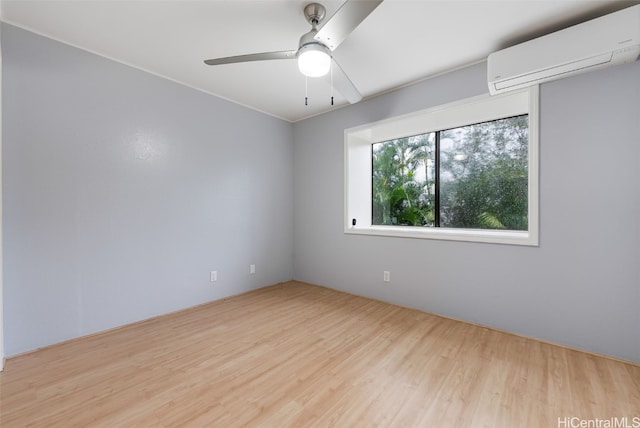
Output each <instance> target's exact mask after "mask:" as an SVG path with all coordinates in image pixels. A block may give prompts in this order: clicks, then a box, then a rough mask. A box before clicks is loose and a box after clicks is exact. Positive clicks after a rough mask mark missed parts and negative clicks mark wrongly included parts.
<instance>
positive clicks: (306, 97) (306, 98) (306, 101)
mask: <svg viewBox="0 0 640 428" xmlns="http://www.w3.org/2000/svg"><path fill="white" fill-rule="evenodd" d="M304 105H306V106H308V105H309V78H308V77H307V76H304Z"/></svg>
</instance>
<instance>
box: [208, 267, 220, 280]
mask: <svg viewBox="0 0 640 428" xmlns="http://www.w3.org/2000/svg"><path fill="white" fill-rule="evenodd" d="M217 280H218V271H217V270H212V271H211V272H210V274H209V281H211V282H216V281H217Z"/></svg>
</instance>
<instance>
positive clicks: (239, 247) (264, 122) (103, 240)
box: [2, 24, 293, 355]
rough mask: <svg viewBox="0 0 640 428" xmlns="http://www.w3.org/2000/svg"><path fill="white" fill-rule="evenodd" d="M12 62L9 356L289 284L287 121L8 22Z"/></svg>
mask: <svg viewBox="0 0 640 428" xmlns="http://www.w3.org/2000/svg"><path fill="white" fill-rule="evenodd" d="M2 51H3V60H4V61H3V66H4V75H3V109H4V138H3V144H4V148H3V149H4V153H3V168H4V175H3V180H2V184H3V188H4V189H3V190H4V231H5V234H4V251H5V253H4V266H5V272H4V310H5V311H4V312H5V313H4V317H5V318H4V321H5V322H4V328H5V351H6V354H7V355H13V354H16V353H20V352H23V351H27V350H31V349H34V348H37V347H41V346H44V345H47V344H51V343H55V342H59V341H62V340H65V339H69V338H73V337H77V336H80V335H84V334H88V333H92V332H96V331H99V330H103V329H107V328H111V327H114V326H119V325H122V324H125V323H129V322H132V321H136V320H140V319H144V318H148V317H151V316H154V315H158V314H162V313H166V312H169V311H173V310H177V309H180V308H184V307H188V306H193V305H196V304H199V303H203V302H207V301H210V300H214V299H218V298H221V297H224V296H228V295H232V294H237V293H240V292H243V291H246V290H250V289H253V288H257V287H260V286H264V285H268V284H273V283H276V282H280V281H285V280H289V279H291V277H292V272H293V268H292V245H293V238H292V236H293V230H292V221H293V220H292V216H293V202H292V183H293V178H292V168H293V165H292V153H293V150H292V141H293V140H292V127H291V124H290V123H287V122H284V121H281V120H278V119H275V118H272V117H270V116H266V115H264V114H261V113H258V112H255V111H252V110H249V109H246V108H244V107H240V106H238V105H235V104H232V103H229V102H227V101H224V100H221V99H218V98H216V97H213V96H210V95H207V94H204V93H201V92H198V91H195V90H192V89H189V88H187V87H185V86H182V85H179V84H176V83H172V82H170V81H167V80H164V79H161V78H158V77H155V76H152V75H150V74H147V73H144V72H142V71H139V70H136V69H133V68H130V67H127V66H125V65H122V64H118V63H115V62H113V61H110V60H107V59H104V58H101V57H98V56H95V55H92V54H90V53H87V52H84V51H81V50H79V49H75V48H72V47H69V46H66V45H63V44H61V43H57V42H55V41H52V40H49V39H46V38H43V37H40V36H37V35H34V34H32V33H29V32H26V31H23V30H20V29H17V28H15V27H11V26H9V25H6V24H3V25H2ZM250 263H255V264H256V268H257V273H256V275H249V264H250ZM210 270H218V275H219V280H218V282H217V283H215V284H212V283H210V282H209V271H210Z"/></svg>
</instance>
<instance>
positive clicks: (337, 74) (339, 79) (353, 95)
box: [330, 60, 362, 104]
mask: <svg viewBox="0 0 640 428" xmlns="http://www.w3.org/2000/svg"><path fill="white" fill-rule="evenodd" d="M331 73H333V77H332V78H333V88H334V89H335V90H336V91H338V92H340V93H341V94H342V96H343V97H345V99H346V100H347V101H349V103H351V104H355V103H357V102H358V101H360V100H361V99H362V95H361V94H360V92H359V91H358V89H357V88H356V87H355V85H354V84H353V82H351V80H350V79H349V77H348V76H347V73H345V72H344V70H343V69H342V68H340V66H339V65H338V63H337V62H336V61H335V60H333V62H332V65H331ZM330 78H331V77H330Z"/></svg>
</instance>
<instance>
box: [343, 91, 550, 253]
mask: <svg viewBox="0 0 640 428" xmlns="http://www.w3.org/2000/svg"><path fill="white" fill-rule="evenodd" d="M538 106H539V90H538V86H537V85H536V86H533V87H531V88H529V89H527V90H524V91H518V92H511V93H507V94H503V95H495V96H489V95H488V94H487V95H480V96H477V97H473V98H468V99H465V100H461V101H456V102H453V103H449V104H446V105H443V106H438V107H434V108H430V109H427V110H422V111H419V112H415V113H410V114H407V115H403V116H398V117H394V118H390V119H385V120H381V121H378V122H374V123H369V124H366V125H362V126H358V127H355V128H349V129H346V130H345V131H344V233H346V234H353V235H375V236H392V237H401V238H425V239H442V240H452V241H468V242H485V243H496V244H512V245H528V246H537V245H538V235H539V215H538V212H539V209H538V206H539V199H538V198H539V196H538V195H539V193H538V192H539V180H538V169H539V148H538V146H539V141H538V140H539V136H538V130H539V113H538V109H539V107H538ZM520 114H528V115H529V168H528V169H529V178H528V180H529V181H528V198H529V201H528V226H529V230H528V231H502V230H486V229H453V228H444V227H412V226H377V225H372V224H371V198H372V194H371V192H372V189H371V145H372V144H374V143H379V142H383V141H388V140H391V139H396V138H402V137H408V136H413V135H419V134H425V133H428V132H434V131H440V130H444V129H450V128H455V127H459V126H465V125H470V124H474V123H479V122H486V121H491V120H497V119H502V118H505V117H510V116H516V115H520ZM353 219H356V225H355V226H354V225H353V224H352V220H353Z"/></svg>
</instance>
